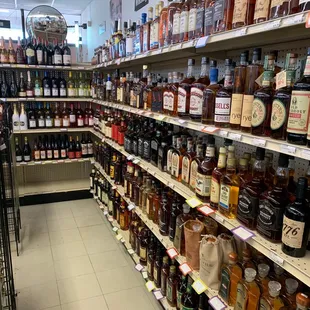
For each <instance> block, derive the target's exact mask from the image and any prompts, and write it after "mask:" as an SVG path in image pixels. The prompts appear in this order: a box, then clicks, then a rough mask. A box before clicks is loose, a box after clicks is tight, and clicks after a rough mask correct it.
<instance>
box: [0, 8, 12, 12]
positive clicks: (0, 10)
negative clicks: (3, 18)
mask: <svg viewBox="0 0 310 310" xmlns="http://www.w3.org/2000/svg"><path fill="white" fill-rule="evenodd" d="M0 13H10V10H6V9H0Z"/></svg>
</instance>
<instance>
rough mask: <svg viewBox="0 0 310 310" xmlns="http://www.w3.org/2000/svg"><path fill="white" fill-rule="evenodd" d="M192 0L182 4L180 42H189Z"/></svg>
mask: <svg viewBox="0 0 310 310" xmlns="http://www.w3.org/2000/svg"><path fill="white" fill-rule="evenodd" d="M190 4H191V2H190V0H186V1H183V2H182V6H181V15H180V34H179V42H186V41H188V24H189V13H190Z"/></svg>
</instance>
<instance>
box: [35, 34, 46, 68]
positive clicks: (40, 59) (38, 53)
mask: <svg viewBox="0 0 310 310" xmlns="http://www.w3.org/2000/svg"><path fill="white" fill-rule="evenodd" d="M37 42H38V44H37V46H36V57H37V62H38V65H45V62H44V55H43V50H44V48H43V45H42V43H41V40H40V37H38V39H37Z"/></svg>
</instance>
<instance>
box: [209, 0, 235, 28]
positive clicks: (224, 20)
mask: <svg viewBox="0 0 310 310" xmlns="http://www.w3.org/2000/svg"><path fill="white" fill-rule="evenodd" d="M233 10H234V1H232V0H224V2H223V1H222V0H216V1H215V3H214V15H213V25H214V26H213V33H217V32H223V31H227V30H231V28H232V18H233Z"/></svg>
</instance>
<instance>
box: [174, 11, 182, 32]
mask: <svg viewBox="0 0 310 310" xmlns="http://www.w3.org/2000/svg"><path fill="white" fill-rule="evenodd" d="M180 18H181V14H180V13H175V14H174V15H173V28H172V34H174V35H175V34H179V33H180Z"/></svg>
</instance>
